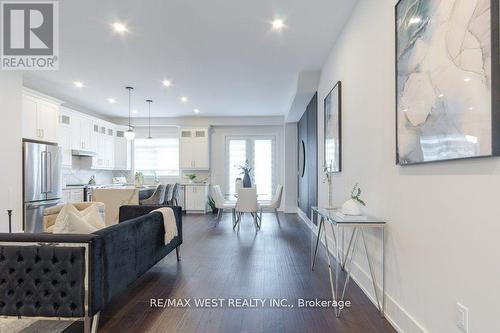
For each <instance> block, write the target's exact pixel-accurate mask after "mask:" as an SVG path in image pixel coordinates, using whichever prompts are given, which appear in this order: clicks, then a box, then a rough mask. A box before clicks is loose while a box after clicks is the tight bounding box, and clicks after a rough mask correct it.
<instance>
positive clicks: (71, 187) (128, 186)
mask: <svg viewBox="0 0 500 333" xmlns="http://www.w3.org/2000/svg"><path fill="white" fill-rule="evenodd" d="M209 185H210V184H209V183H180V186H209ZM157 186H158V185H143V186H134V185H132V184H95V185H66V186H63V190H79V189H84V188H118V189H120V188H123V189H132V188H137V189H139V190H149V189H154V188H156V187H157Z"/></svg>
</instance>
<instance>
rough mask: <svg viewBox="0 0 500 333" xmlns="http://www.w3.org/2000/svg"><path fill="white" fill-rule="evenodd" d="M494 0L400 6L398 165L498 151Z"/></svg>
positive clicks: (415, 1)
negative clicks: (494, 77)
mask: <svg viewBox="0 0 500 333" xmlns="http://www.w3.org/2000/svg"><path fill="white" fill-rule="evenodd" d="M491 1H496V0H400V1H399V2H398V4H397V5H396V39H397V41H396V43H397V45H396V72H397V73H396V75H397V78H396V81H397V87H396V94H397V117H396V119H397V121H396V122H397V148H396V150H397V153H396V156H397V162H398V163H399V164H401V165H405V164H416V163H425V162H433V161H442V160H452V159H462V158H472V157H482V156H492V155H498V154H497V153H495V150H496V149H495V147H494V145H495V140H494V137H495V136H497V135H496V131H497V130H496V128H495V127H498V125H497V124H495V122H494V120H495V117H496V115H494V112H495V111H494V110H495V108H494V107H493V106H492V105H493V98H492V94H493V91H494V89H492V72H493V71H492V66H493V64H494V63H495V62H494V61H492V42H491V41H492V38H491V36H492V33H493V31H494V30H495V29H496V27H495V29H492V26H493V25H492V19H491V18H492V15H491V14H492V12H491ZM495 25H497V24H496V23H495ZM496 34H497V33H496ZM495 61H496V59H495ZM497 123H498V121H497ZM497 141H498V140H497Z"/></svg>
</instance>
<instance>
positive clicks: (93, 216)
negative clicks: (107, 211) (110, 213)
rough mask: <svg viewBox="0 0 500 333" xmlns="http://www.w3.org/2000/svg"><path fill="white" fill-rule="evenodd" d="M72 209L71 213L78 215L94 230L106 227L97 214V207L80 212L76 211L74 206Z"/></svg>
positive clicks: (93, 206) (92, 206)
mask: <svg viewBox="0 0 500 333" xmlns="http://www.w3.org/2000/svg"><path fill="white" fill-rule="evenodd" d="M72 206H73V205H72ZM73 209H74V211H73V212H74V213H75V214H77V215H80V216H81V217H82V218H84V219H85V220H86V221H87V223H89V224H90V225H92V226H94V227H95V228H96V229H102V228H105V227H106V225H105V224H104V220H103V218H102V216H101V214H100V213H99V208H98V207H97V205H91V206H89V207H87V208H85V209H84V210H81V211H78V209H76V208H75V206H73Z"/></svg>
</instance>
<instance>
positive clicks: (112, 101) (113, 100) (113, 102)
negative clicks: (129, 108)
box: [108, 97, 116, 104]
mask: <svg viewBox="0 0 500 333" xmlns="http://www.w3.org/2000/svg"><path fill="white" fill-rule="evenodd" d="M108 102H109V103H111V104H115V103H116V99H114V98H112V97H110V98H108Z"/></svg>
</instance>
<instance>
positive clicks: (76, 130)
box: [71, 113, 95, 152]
mask: <svg viewBox="0 0 500 333" xmlns="http://www.w3.org/2000/svg"><path fill="white" fill-rule="evenodd" d="M92 126H93V122H92V119H91V118H89V117H86V116H83V115H80V114H77V113H73V117H72V124H71V147H72V148H73V149H74V150H86V151H92V152H93V151H94V150H95V148H94V147H93V146H92V130H93V127H92Z"/></svg>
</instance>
